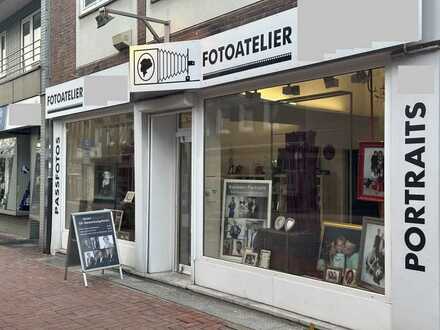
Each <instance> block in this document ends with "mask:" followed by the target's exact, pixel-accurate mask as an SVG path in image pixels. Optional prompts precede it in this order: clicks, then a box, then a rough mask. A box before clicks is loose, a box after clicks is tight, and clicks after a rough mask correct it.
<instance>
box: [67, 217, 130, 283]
mask: <svg viewBox="0 0 440 330" xmlns="http://www.w3.org/2000/svg"><path fill="white" fill-rule="evenodd" d="M78 264H80V265H81V271H82V274H83V279H84V285H85V286H87V277H86V273H87V272H90V271H96V270H102V271H103V270H104V269H108V268H114V267H119V273H120V276H121V279H122V278H123V276H122V266H121V264H120V262H119V251H118V244H117V239H116V235H115V226H114V222H113V215H112V212H111V211H110V210H101V211H90V212H81V213H73V214H72V215H71V221H70V230H69V240H68V243H67V259H66V268H65V275H64V279H65V280H66V279H67V269H68V267H69V266H74V265H78Z"/></svg>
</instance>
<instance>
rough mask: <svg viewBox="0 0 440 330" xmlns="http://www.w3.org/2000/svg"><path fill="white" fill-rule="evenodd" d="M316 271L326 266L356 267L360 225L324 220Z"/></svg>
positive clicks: (357, 264) (360, 232)
mask: <svg viewBox="0 0 440 330" xmlns="http://www.w3.org/2000/svg"><path fill="white" fill-rule="evenodd" d="M322 231H323V232H322V240H321V248H320V252H319V259H318V264H317V270H318V271H322V272H323V271H324V270H325V269H326V268H327V267H331V268H336V269H342V270H344V269H345V268H350V269H357V268H358V266H359V250H360V242H361V234H362V227H361V226H358V225H351V224H343V223H333V222H324V224H323V229H322Z"/></svg>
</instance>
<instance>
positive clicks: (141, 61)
mask: <svg viewBox="0 0 440 330" xmlns="http://www.w3.org/2000/svg"><path fill="white" fill-rule="evenodd" d="M130 80H131V91H132V92H136V91H147V90H155V91H160V90H177V89H191V88H200V80H201V77H200V41H199V40H195V41H185V42H173V43H166V44H154V45H143V46H134V47H130Z"/></svg>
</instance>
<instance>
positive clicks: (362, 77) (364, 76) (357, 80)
mask: <svg viewBox="0 0 440 330" xmlns="http://www.w3.org/2000/svg"><path fill="white" fill-rule="evenodd" d="M368 79H369V77H368V73H366V72H365V71H358V72H356V73H354V74H352V75H351V78H350V80H351V82H352V83H353V84H365V83H366V82H368Z"/></svg>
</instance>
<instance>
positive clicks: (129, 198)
mask: <svg viewBox="0 0 440 330" xmlns="http://www.w3.org/2000/svg"><path fill="white" fill-rule="evenodd" d="M133 200H134V191H127V193H126V194H125V197H124V203H128V204H131V203H133Z"/></svg>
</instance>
